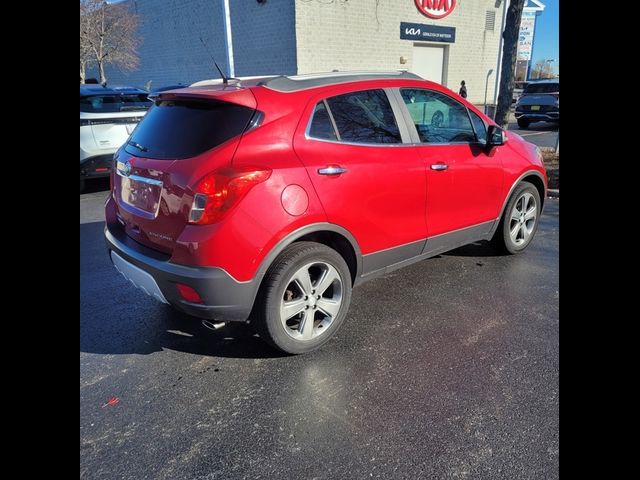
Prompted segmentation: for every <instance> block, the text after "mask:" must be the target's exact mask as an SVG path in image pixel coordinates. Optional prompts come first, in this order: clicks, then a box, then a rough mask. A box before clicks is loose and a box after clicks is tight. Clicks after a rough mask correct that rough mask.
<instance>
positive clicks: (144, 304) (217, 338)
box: [80, 222, 284, 358]
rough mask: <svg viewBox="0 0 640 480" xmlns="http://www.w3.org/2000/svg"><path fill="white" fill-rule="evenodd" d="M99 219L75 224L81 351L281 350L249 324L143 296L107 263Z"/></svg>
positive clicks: (244, 354)
mask: <svg viewBox="0 0 640 480" xmlns="http://www.w3.org/2000/svg"><path fill="white" fill-rule="evenodd" d="M103 230H104V222H93V223H85V224H81V225H80V258H81V260H80V351H81V352H85V353H96V354H107V355H119V354H141V355H147V354H150V353H154V352H159V351H162V350H176V351H181V352H186V353H193V354H197V355H207V356H216V357H233V358H273V357H280V356H284V354H282V353H280V352H279V351H277V350H275V349H273V348H272V347H270V346H269V345H267V344H266V343H265V342H264V341H262V340H261V339H260V337H258V336H257V335H256V334H255V333H254V331H253V328H252V326H251V325H249V324H247V323H244V322H231V323H228V324H227V325H226V326H224V327H223V328H221V329H219V330H211V329H210V328H207V327H206V326H205V325H204V324H203V323H202V321H201V320H200V319H198V318H195V317H191V316H189V315H186V314H183V313H181V312H179V311H177V310H175V309H173V308H172V307H170V306H168V305H164V304H161V303H160V302H158V301H156V300H154V299H152V298H151V297H148V296H147V295H145V294H144V293H142V292H141V291H139V290H138V289H136V288H135V287H134V286H133V285H131V284H130V283H129V282H127V281H126V280H125V279H124V278H123V277H122V276H121V275H120V274H119V273H118V272H117V271H116V270H115V269H114V268H113V266H112V265H111V261H110V260H109V257H108V256H107V252H106V248H105V244H104V240H103V238H102V235H103Z"/></svg>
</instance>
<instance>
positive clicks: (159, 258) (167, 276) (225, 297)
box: [104, 225, 259, 321]
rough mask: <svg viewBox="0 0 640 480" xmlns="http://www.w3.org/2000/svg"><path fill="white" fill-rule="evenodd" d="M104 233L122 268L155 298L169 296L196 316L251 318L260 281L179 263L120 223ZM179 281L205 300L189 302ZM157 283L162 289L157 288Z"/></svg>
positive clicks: (228, 319) (171, 301) (223, 318)
mask: <svg viewBox="0 0 640 480" xmlns="http://www.w3.org/2000/svg"><path fill="white" fill-rule="evenodd" d="M104 235H105V240H106V244H107V249H108V251H109V257H110V258H111V260H112V262H114V257H112V255H111V252H114V253H116V254H117V255H118V257H119V258H116V259H115V262H117V264H115V265H116V267H117V269H118V271H119V272H120V273H122V274H123V275H124V276H125V278H127V279H128V280H130V281H131V283H133V284H134V285H135V286H136V287H138V288H141V290H142V291H144V292H145V293H147V294H149V295H151V296H152V297H155V298H156V299H158V300H160V301H163V299H165V300H166V302H167V303H169V304H171V305H172V306H174V307H175V308H177V309H178V310H181V311H183V312H185V313H187V314H189V315H193V316H195V317H200V318H205V319H215V320H220V321H243V320H246V319H247V318H248V317H249V314H250V313H251V308H252V307H253V302H254V299H255V296H256V291H257V287H258V283H259V282H257V281H256V280H252V281H248V282H238V281H236V280H235V279H234V278H233V277H231V275H229V274H228V273H227V272H225V271H224V270H223V269H221V268H216V267H191V266H185V265H177V264H175V263H172V262H170V261H169V259H168V258H166V255H164V254H162V253H160V252H156V251H155V250H152V249H150V248H148V247H145V246H144V245H141V244H139V243H138V242H136V241H135V240H133V239H131V238H130V237H129V236H128V235H127V234H126V233H125V232H124V230H122V229H120V228H119V226H117V225H112V226H111V228H110V227H109V225H107V226H106V227H105V230H104ZM115 262H114V263H115ZM123 262H124V263H123ZM147 276H150V277H151V279H152V281H151V280H150V279H149V278H147ZM177 283H181V284H184V285H188V286H190V287H191V288H193V289H194V290H195V291H196V292H198V294H199V295H200V297H201V298H202V302H203V303H202V304H198V303H191V302H187V301H185V300H184V299H183V298H182V297H181V296H180V294H179V292H178V290H177V288H176V284H177ZM154 284H155V285H156V286H157V290H158V291H159V292H158V291H155V288H154ZM158 293H159V294H158Z"/></svg>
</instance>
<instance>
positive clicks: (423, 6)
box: [415, 0, 457, 18]
mask: <svg viewBox="0 0 640 480" xmlns="http://www.w3.org/2000/svg"><path fill="white" fill-rule="evenodd" d="M415 2H416V7H418V10H420V13H422V14H423V15H425V16H427V17H429V18H444V17H446V16H447V15H449V14H450V13H451V12H453V9H454V8H456V4H457V1H456V0H415Z"/></svg>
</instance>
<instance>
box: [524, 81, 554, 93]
mask: <svg viewBox="0 0 640 480" xmlns="http://www.w3.org/2000/svg"><path fill="white" fill-rule="evenodd" d="M524 93H560V84H559V83H530V84H529V85H527V86H526V87H525V88H524Z"/></svg>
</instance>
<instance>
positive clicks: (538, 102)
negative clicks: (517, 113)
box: [518, 83, 560, 107]
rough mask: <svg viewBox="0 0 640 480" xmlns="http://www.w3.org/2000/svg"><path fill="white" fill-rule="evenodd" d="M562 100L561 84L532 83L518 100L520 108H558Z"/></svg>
mask: <svg viewBox="0 0 640 480" xmlns="http://www.w3.org/2000/svg"><path fill="white" fill-rule="evenodd" d="M559 99H560V83H530V84H529V85H527V86H526V87H525V89H524V91H523V92H522V95H521V96H520V99H519V100H518V106H519V107H520V106H522V107H525V106H543V105H544V106H546V107H553V106H556V104H557V103H558V101H559Z"/></svg>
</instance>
